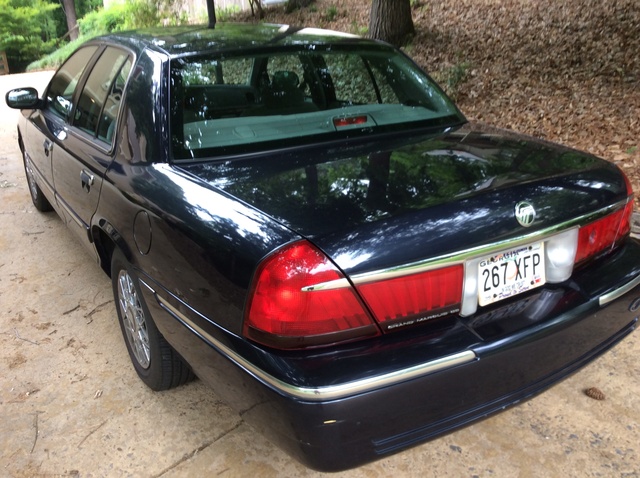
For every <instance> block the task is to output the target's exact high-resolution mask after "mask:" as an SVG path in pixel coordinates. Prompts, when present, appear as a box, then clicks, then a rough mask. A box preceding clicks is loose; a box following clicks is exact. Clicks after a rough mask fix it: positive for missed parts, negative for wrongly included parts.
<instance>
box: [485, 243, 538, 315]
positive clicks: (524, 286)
mask: <svg viewBox="0 0 640 478" xmlns="http://www.w3.org/2000/svg"><path fill="white" fill-rule="evenodd" d="M544 282H545V276H544V242H539V243H536V244H530V245H527V246H521V247H517V248H515V249H511V250H508V251H503V252H500V253H497V254H493V255H491V256H489V257H485V258H484V259H482V260H481V261H480V264H479V268H478V303H479V304H480V305H481V306H484V305H489V304H492V303H494V302H497V301H499V300H502V299H506V298H508V297H513V296H514V295H517V294H521V293H522V292H526V291H528V290H531V289H534V288H536V287H540V286H541V285H543V284H544Z"/></svg>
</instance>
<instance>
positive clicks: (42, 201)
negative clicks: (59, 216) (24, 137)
mask: <svg viewBox="0 0 640 478" xmlns="http://www.w3.org/2000/svg"><path fill="white" fill-rule="evenodd" d="M22 162H23V163H24V173H25V175H26V176H27V186H29V194H30V195H31V201H32V202H33V205H34V206H35V207H36V209H37V210H38V211H40V212H49V211H52V210H53V208H52V207H51V203H50V202H49V200H48V199H47V198H46V197H45V196H44V194H43V193H42V189H40V186H38V183H37V182H36V177H35V174H34V172H33V169H32V167H31V162H30V160H29V158H28V157H27V154H26V153H25V152H24V149H23V150H22Z"/></svg>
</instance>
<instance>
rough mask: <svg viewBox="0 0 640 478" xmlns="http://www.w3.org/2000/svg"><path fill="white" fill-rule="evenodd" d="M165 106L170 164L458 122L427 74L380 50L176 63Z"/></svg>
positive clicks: (304, 50)
mask: <svg viewBox="0 0 640 478" xmlns="http://www.w3.org/2000/svg"><path fill="white" fill-rule="evenodd" d="M170 96H171V137H172V145H173V148H172V149H173V157H174V159H176V160H193V159H198V158H209V157H212V156H217V155H230V154H243V153H252V152H256V151H261V150H266V149H270V148H278V147H282V146H293V145H297V144H304V143H305V142H314V141H326V140H331V139H340V138H346V137H354V136H358V135H368V134H372V133H376V132H385V131H398V130H402V129H407V128H416V127H425V126H439V125H446V124H455V123H458V122H460V120H461V119H462V118H461V116H460V115H459V113H458V111H457V110H456V108H455V107H454V106H453V104H452V103H451V102H450V101H449V99H448V98H447V97H446V96H445V95H444V94H443V93H442V92H441V90H440V89H439V88H438V87H437V86H436V85H435V84H434V83H433V82H432V81H431V80H430V79H429V77H428V76H427V75H426V74H424V73H423V72H422V71H421V70H420V69H418V68H417V67H416V66H415V65H414V63H413V62H411V61H410V60H409V59H408V58H406V57H405V56H404V55H402V54H400V53H398V52H396V51H395V50H393V49H390V48H387V47H379V48H378V47H372V48H369V49H363V48H362V47H361V46H360V47H359V48H358V49H355V48H353V47H351V46H348V45H332V46H330V47H329V46H318V45H313V47H310V46H309V45H304V46H301V47H299V48H295V49H292V48H288V49H286V50H284V51H283V49H274V50H273V51H264V50H263V51H259V52H256V53H255V54H253V55H237V56H234V55H226V56H210V57H202V56H198V57H189V58H179V59H176V60H173V62H172V65H171V92H170Z"/></svg>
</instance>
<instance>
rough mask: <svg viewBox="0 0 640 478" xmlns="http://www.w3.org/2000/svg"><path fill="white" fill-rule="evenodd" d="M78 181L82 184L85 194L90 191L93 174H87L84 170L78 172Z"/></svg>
mask: <svg viewBox="0 0 640 478" xmlns="http://www.w3.org/2000/svg"><path fill="white" fill-rule="evenodd" d="M80 181H81V182H82V189H84V190H85V191H86V192H89V191H91V186H93V182H94V177H93V174H91V173H88V172H87V171H85V170H84V169H83V170H82V171H80Z"/></svg>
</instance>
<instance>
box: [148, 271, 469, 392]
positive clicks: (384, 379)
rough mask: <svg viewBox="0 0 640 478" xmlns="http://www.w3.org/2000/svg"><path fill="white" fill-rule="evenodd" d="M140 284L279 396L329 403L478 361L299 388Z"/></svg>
mask: <svg viewBox="0 0 640 478" xmlns="http://www.w3.org/2000/svg"><path fill="white" fill-rule="evenodd" d="M140 283H141V284H142V285H144V286H145V287H146V288H147V289H149V291H151V293H152V294H153V296H154V297H155V298H156V300H157V301H158V304H159V305H160V307H162V308H163V309H164V310H166V311H167V312H168V313H170V314H171V315H172V316H174V317H175V318H176V319H177V320H179V321H180V322H182V323H183V324H184V325H186V326H187V327H188V328H189V329H191V330H192V331H193V332H194V333H196V334H197V335H198V336H200V338H202V339H203V340H205V341H206V342H208V343H209V344H210V345H212V346H213V347H215V348H216V349H217V350H218V351H219V352H220V353H222V354H223V355H225V356H226V357H227V358H228V359H230V360H231V361H233V362H234V363H235V364H236V365H238V366H239V367H240V368H242V369H244V370H245V371H246V372H247V373H249V374H250V375H252V376H253V377H255V378H256V379H258V380H259V381H261V382H263V383H264V384H266V385H268V386H270V387H271V388H274V389H276V390H277V391H279V392H280V393H283V394H286V395H289V396H292V397H295V398H298V399H301V400H307V401H312V402H321V401H327V400H337V399H341V398H347V397H350V396H353V395H357V394H360V393H365V392H370V391H372V390H376V389H379V388H383V387H388V386H391V385H395V384H397V383H401V382H406V381H407V380H412V379H415V378H419V377H422V376H424V375H428V374H432V373H435V372H439V371H442V370H445V369H448V368H451V367H455V366H456V365H463V364H466V363H470V362H473V361H474V360H476V359H477V356H476V354H475V353H474V352H473V351H471V350H466V351H464V352H460V353H457V354H453V355H448V356H446V357H441V358H438V359H436V360H430V361H428V362H424V363H421V364H418V365H415V366H413V367H409V368H406V369H402V370H398V371H396V372H390V373H386V374H381V375H375V376H373V377H368V378H364V379H361V380H355V381H353V382H347V383H342V384H338V385H328V386H324V387H298V386H295V385H291V384H289V383H286V382H283V381H282V380H280V379H278V378H275V377H273V376H272V375H269V374H268V373H266V372H265V371H264V370H262V369H260V368H258V367H256V366H255V365H254V364H252V363H251V362H249V361H248V360H246V359H244V358H243V357H242V356H240V355H239V354H237V353H236V352H234V351H233V350H231V349H230V348H229V347H227V346H226V345H224V344H223V343H222V342H220V341H219V340H217V339H216V338H215V337H213V336H211V334H209V333H207V332H206V331H205V330H203V329H202V328H201V327H199V326H198V325H197V324H195V323H194V322H193V321H192V320H190V319H189V318H188V317H186V316H185V314H183V313H182V312H180V311H179V310H178V309H176V308H175V307H174V306H172V305H171V304H170V303H169V302H167V301H166V300H165V299H163V298H162V297H160V296H159V295H158V294H157V293H156V291H155V290H154V289H153V288H152V287H151V286H150V285H149V284H147V283H146V282H144V281H143V280H140Z"/></svg>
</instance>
